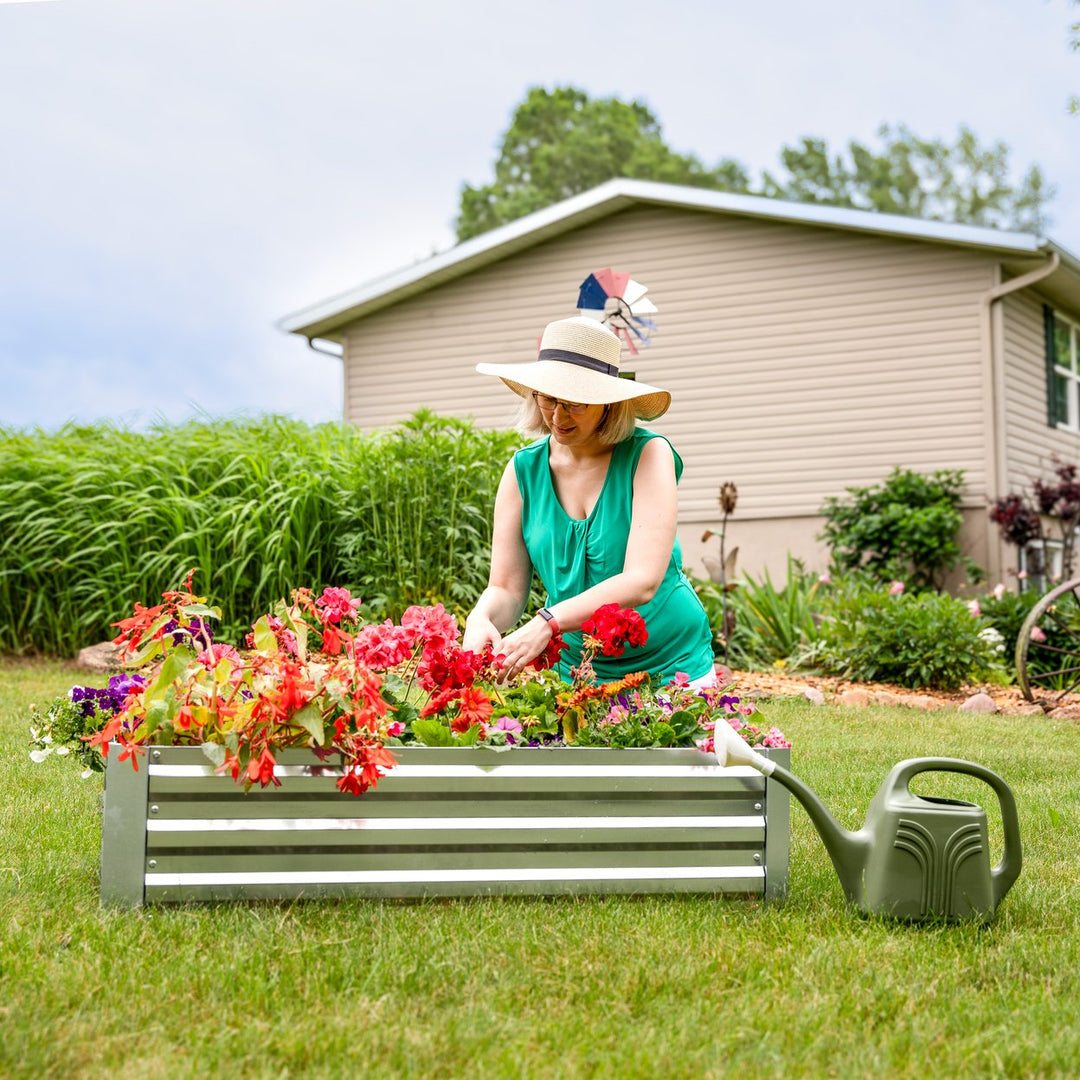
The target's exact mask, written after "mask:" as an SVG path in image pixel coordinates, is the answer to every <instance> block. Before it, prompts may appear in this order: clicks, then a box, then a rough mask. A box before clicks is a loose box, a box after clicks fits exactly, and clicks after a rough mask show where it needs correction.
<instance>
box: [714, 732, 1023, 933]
mask: <svg viewBox="0 0 1080 1080" xmlns="http://www.w3.org/2000/svg"><path fill="white" fill-rule="evenodd" d="M714 743H715V745H716V757H717V760H718V761H719V762H720V764H721V765H749V766H751V767H752V768H754V769H757V771H758V772H761V773H764V774H765V775H766V776H768V777H771V778H772V779H773V780H775V781H777V782H778V783H780V784H782V785H783V786H784V787H786V788H787V789H788V790H789V791H790V792H791V793H792V794H793V795H794V796H795V797H796V798H797V799H798V800H799V802H801V803H802V804H803V806H804V807H805V808H806V812H807V813H808V814H809V815H810V820H811V821H812V822H813V823H814V827H815V828H816V829H817V831H818V833H819V834H820V836H821V839H822V840H823V841H824V842H825V847H826V849H827V850H828V852H829V856H830V858H831V859H832V862H833V866H835V867H836V873H837V875H838V876H839V878H840V884H841V885H842V886H843V889H844V895H845V896H846V897H847V898H848V900H849V901H850V902H851V903H852V904H854V905H855V906H856V907H858V908H859V909H860V910H862V911H864V912H867V913H868V914H874V915H889V916H892V917H893V918H897V919H909V920H922V919H944V920H956V919H974V920H980V921H987V920H989V919H991V918H993V915H994V911H995V909H996V908H997V905H998V903H999V902H1000V901H1001V899H1002V897H1003V896H1004V895H1005V894H1006V893H1007V892H1008V891H1009V889H1010V887H1011V886H1012V883H1013V882H1014V881H1015V880H1016V879H1017V878H1018V877H1019V876H1020V866H1021V850H1020V822H1019V820H1018V819H1017V816H1016V800H1015V799H1014V798H1013V794H1012V791H1010V790H1009V786H1008V785H1007V784H1006V783H1005V781H1004V780H1002V779H1001V777H1000V776H998V775H997V773H994V772H991V771H990V770H989V769H986V768H983V766H981V765H976V764H974V763H973V762H970V761H959V760H957V759H955V758H911V759H909V760H907V761H901V762H900V764H899V765H897V766H896V767H895V768H894V769H893V770H892V772H891V773H889V775H888V776H887V777H886V778H885V782H884V783H883V784H882V785H881V787H880V788H879V789H878V793H877V794H876V795H875V796H874V800H873V802H871V804H870V809H869V810H868V811H867V814H866V823H865V824H864V825H863V827H862V828H861V829H860V830H859V831H858V832H848V830H847V829H844V828H843V827H842V826H841V825H840V823H839V822H838V821H837V820H836V818H834V817H833V816H832V814H830V813H829V811H828V809H827V807H826V806H825V804H824V803H823V802H822V801H821V800H820V799H819V798H818V797H817V795H815V794H814V793H813V792H812V791H811V790H810V789H809V788H808V787H807V786H806V785H805V784H804V783H803V782H802V781H801V780H800V779H799V778H798V777H796V776H793V775H792V774H791V773H790V772H788V770H787V769H784V768H782V767H781V766H779V765H777V764H776V762H774V761H771V760H770V759H769V758H766V757H762V756H761V755H760V754H758V753H756V752H755V751H753V750H751V749H750V747H749V746H747V744H746V743H745V742H743V740H742V739H740V738H739V736H738V735H736V734H735V732H734V731H733V730H732V729H731V727H730V725H729V724H727V723H725V722H722V721H718V722H717V724H716V731H715V732H714ZM922 772H957V773H967V774H968V775H969V776H975V777H978V779H980V780H983V781H985V782H986V783H987V784H989V785H990V786H991V787H992V788H993V789H994V791H995V793H996V794H997V797H998V802H999V804H1000V805H1001V818H1002V823H1003V825H1004V827H1005V852H1004V854H1003V855H1002V857H1001V862H999V863H998V864H997V866H995V867H993V868H991V866H990V853H989V844H988V842H987V832H986V812H985V811H984V810H983V808H982V807H981V806H976V805H975V804H974V803H968V802H961V801H959V800H957V799H936V798H925V797H923V796H921V795H914V794H912V792H911V790H910V789H909V787H908V785H909V784H910V782H911V779H912V777H914V776H916V775H918V774H919V773H922Z"/></svg>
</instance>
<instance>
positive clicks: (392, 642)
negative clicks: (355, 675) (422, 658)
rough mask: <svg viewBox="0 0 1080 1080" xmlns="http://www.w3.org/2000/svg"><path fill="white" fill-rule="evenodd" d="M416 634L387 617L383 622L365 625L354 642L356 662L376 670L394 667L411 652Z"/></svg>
mask: <svg viewBox="0 0 1080 1080" xmlns="http://www.w3.org/2000/svg"><path fill="white" fill-rule="evenodd" d="M415 641H416V634H415V633H413V631H411V630H407V629H406V628H405V627H402V626H395V625H394V624H393V623H392V622H391V621H390V620H389V619H387V620H386V622H384V623H380V624H377V625H376V624H372V625H371V626H365V627H364V628H363V629H362V630H361V631H360V632H359V633H358V634H357V635H356V640H355V642H354V648H355V651H356V660H357V663H360V664H363V665H364V667H368V668H373V669H375V670H377V671H382V670H385V669H386V668H392V667H396V666H397V665H398V664H402V663H404V662H405V661H406V660H407V659H408V658H409V656H410V655H411V654H412V650H413V644H414V643H415Z"/></svg>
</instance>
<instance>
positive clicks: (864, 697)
mask: <svg viewBox="0 0 1080 1080" xmlns="http://www.w3.org/2000/svg"><path fill="white" fill-rule="evenodd" d="M836 700H837V701H838V702H839V703H840V704H841V705H854V706H862V705H869V704H870V691H869V690H845V691H844V692H843V693H842V694H841V695H840V696H839V697H838V698H837V699H836Z"/></svg>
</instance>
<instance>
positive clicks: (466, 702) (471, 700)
mask: <svg viewBox="0 0 1080 1080" xmlns="http://www.w3.org/2000/svg"><path fill="white" fill-rule="evenodd" d="M491 712H492V704H491V698H489V697H488V696H487V694H485V693H484V691H483V690H476V689H469V690H462V691H461V699H460V703H459V712H458V714H457V716H455V717H454V719H453V720H451V721H450V727H451V729H452V730H454V731H456V732H457V733H458V734H459V735H460V734H462V733H463V732H466V731H468V730H469V728H471V727H475V726H476V725H477V724H486V723H487V722H488V720H490V719H491Z"/></svg>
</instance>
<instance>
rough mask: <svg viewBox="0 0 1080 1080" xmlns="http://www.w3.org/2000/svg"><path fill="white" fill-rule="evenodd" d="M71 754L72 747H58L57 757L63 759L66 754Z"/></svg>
mask: <svg viewBox="0 0 1080 1080" xmlns="http://www.w3.org/2000/svg"><path fill="white" fill-rule="evenodd" d="M70 753H71V747H69V746H58V747H57V748H56V756H57V757H63V756H64V755H65V754H70Z"/></svg>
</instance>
